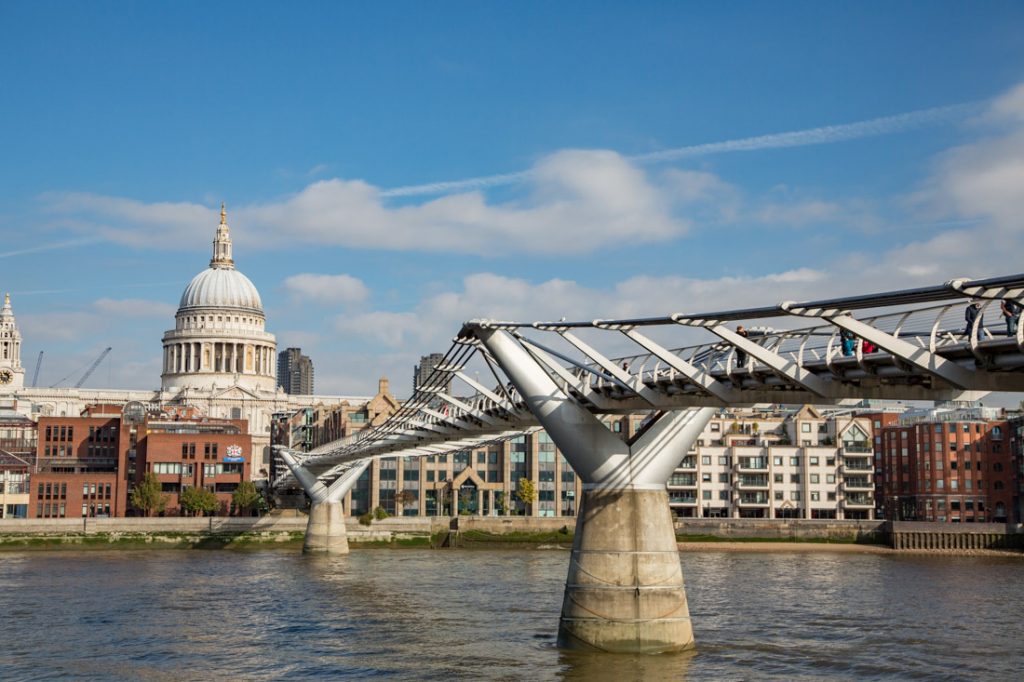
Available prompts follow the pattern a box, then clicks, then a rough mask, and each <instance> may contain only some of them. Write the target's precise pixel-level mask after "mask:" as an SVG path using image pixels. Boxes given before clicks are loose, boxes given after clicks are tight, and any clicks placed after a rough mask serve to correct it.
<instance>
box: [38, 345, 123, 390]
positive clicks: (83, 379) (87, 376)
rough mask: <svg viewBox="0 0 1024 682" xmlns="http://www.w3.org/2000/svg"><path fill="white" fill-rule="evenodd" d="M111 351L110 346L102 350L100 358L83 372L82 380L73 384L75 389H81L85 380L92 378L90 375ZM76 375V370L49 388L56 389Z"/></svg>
mask: <svg viewBox="0 0 1024 682" xmlns="http://www.w3.org/2000/svg"><path fill="white" fill-rule="evenodd" d="M111 350H113V349H112V348H111V347H110V346H107V348H106V350H104V351H103V352H102V353H100V356H99V357H98V358H96V360H95V362H93V363H92V364H91V365H89V369H87V370H85V374H83V375H82V378H81V379H79V380H78V383H76V384H75V388H81V387H82V384H84V383H85V381H86V379H88V378H89V377H91V376H92V373H93V372H95V371H96V368H97V367H99V366H100V363H101V362H103V359H104V358H106V357H107V355H109V354H110V351H111ZM76 374H78V370H77V369H76V370H75V371H74V372H72V373H71V374H69V375H67V376H66V377H64V378H62V379H61V380H60V381H58V382H56V383H54V384H52V385H51V386H50V388H56V387H57V386H59V385H61V384H63V383H64V382H65V381H67V380H68V379H70V378H71V377H73V376H74V375H76Z"/></svg>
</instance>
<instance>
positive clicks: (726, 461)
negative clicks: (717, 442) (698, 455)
mask: <svg viewBox="0 0 1024 682" xmlns="http://www.w3.org/2000/svg"><path fill="white" fill-rule="evenodd" d="M718 465H719V466H729V457H728V456H726V455H721V456H720V457H719V458H718Z"/></svg>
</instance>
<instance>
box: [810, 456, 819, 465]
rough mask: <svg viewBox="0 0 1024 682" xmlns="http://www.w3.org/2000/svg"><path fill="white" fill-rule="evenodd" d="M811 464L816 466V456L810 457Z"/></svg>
mask: <svg viewBox="0 0 1024 682" xmlns="http://www.w3.org/2000/svg"><path fill="white" fill-rule="evenodd" d="M811 466H818V458H817V457H811Z"/></svg>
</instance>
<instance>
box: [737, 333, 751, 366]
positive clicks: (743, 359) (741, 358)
mask: <svg viewBox="0 0 1024 682" xmlns="http://www.w3.org/2000/svg"><path fill="white" fill-rule="evenodd" d="M736 335H737V336H742V337H743V338H747V337H748V336H750V334H749V333H748V332H747V330H746V328H745V327H744V326H743V325H742V324H741V325H739V326H737V327H736ZM745 364H747V354H746V353H744V352H743V351H742V350H740V349H739V348H737V349H736V366H737V367H742V366H743V365H745Z"/></svg>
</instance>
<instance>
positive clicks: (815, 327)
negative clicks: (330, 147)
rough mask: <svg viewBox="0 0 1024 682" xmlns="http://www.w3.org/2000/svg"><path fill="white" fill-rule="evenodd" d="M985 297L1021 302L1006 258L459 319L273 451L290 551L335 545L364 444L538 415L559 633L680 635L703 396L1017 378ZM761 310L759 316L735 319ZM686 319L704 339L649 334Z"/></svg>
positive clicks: (504, 426) (779, 395)
mask: <svg viewBox="0 0 1024 682" xmlns="http://www.w3.org/2000/svg"><path fill="white" fill-rule="evenodd" d="M968 299H973V300H972V301H971V302H970V305H972V306H975V308H974V311H972V312H976V314H965V312H966V311H965V308H966V307H967V305H968ZM1000 300H1012V301H1015V302H1017V303H1018V304H1024V274H1022V275H1013V276H1008V277H999V278H992V279H986V280H966V279H960V280H951V281H949V282H946V283H945V284H941V285H938V286H934V287H926V288H921V289H912V290H906V291H895V292H887V293H882V294H869V295H862V296H853V297H849V298H840V299H830V300H823V301H809V302H803V303H794V302H785V303H781V304H779V305H776V306H767V307H763V308H748V309H744V310H731V311H722V312H712V313H676V314H674V315H670V316H666V317H657V318H638V319H625V320H595V321H593V322H564V321H560V322H549V323H539V322H537V323H515V322H498V321H493V320H474V321H471V322H467V323H466V324H465V325H464V326H463V328H462V330H461V331H460V332H459V334H458V336H457V337H456V339H455V342H454V344H453V345H452V347H451V348H450V349H449V350H448V353H447V354H446V355H445V358H444V360H443V361H442V362H441V363H440V364H438V365H437V366H436V367H435V368H434V371H433V373H432V374H431V375H430V377H429V378H428V379H427V381H426V383H425V385H423V386H421V387H419V390H418V392H417V394H416V395H415V396H414V397H413V398H412V399H410V400H409V401H408V402H406V403H405V404H404V405H403V407H402V408H401V409H400V410H399V411H398V412H397V413H396V414H395V415H393V416H392V417H391V418H389V419H388V420H387V421H386V422H385V423H384V424H382V425H380V426H378V427H376V428H373V429H369V430H366V431H363V432H360V433H358V434H356V435H355V436H352V437H349V438H347V439H344V440H341V441H337V442H334V443H329V444H327V445H324V446H322V447H319V448H317V449H316V450H314V451H312V452H311V453H305V454H298V453H291V452H288V451H286V450H282V455H283V456H284V457H285V461H286V463H287V464H288V467H289V469H290V470H291V472H292V475H293V476H294V479H295V480H296V481H298V483H299V484H300V485H302V487H303V489H304V490H305V491H306V493H307V494H308V495H309V496H310V499H311V500H312V503H313V506H312V510H311V513H310V520H309V530H308V533H307V540H306V545H305V549H306V551H326V552H334V553H343V552H346V551H348V545H347V541H346V540H345V530H344V523H343V518H344V517H343V515H342V513H341V509H340V500H341V499H342V498H343V497H344V495H345V493H346V492H347V490H348V489H350V488H351V486H352V485H353V484H354V482H355V480H356V479H357V478H358V477H359V475H360V474H361V473H362V470H363V469H365V467H366V464H367V462H369V460H370V459H372V458H378V457H411V456H421V455H434V454H446V453H451V452H459V451H465V450H472V449H473V448H476V447H481V446H483V445H486V444H488V443H492V442H496V441H502V440H506V439H508V438H511V437H513V436H516V435H519V434H521V433H523V432H524V431H527V430H535V429H537V428H538V427H540V428H543V429H545V430H546V431H547V433H548V434H549V435H550V437H551V439H552V440H553V441H554V443H555V444H556V445H557V446H558V448H559V450H561V452H562V453H563V455H564V456H565V458H566V459H567V460H568V461H569V463H570V464H571V465H572V467H573V469H574V470H575V471H576V474H577V475H578V476H579V477H580V479H581V482H582V484H583V500H582V503H581V505H580V507H579V512H578V518H577V523H576V537H575V540H574V544H573V551H572V557H571V560H570V565H569V574H568V577H567V579H566V585H565V596H564V600H563V604H562V615H561V621H560V626H559V641H560V642H561V643H562V644H563V645H565V646H583V647H592V648H596V649H601V650H605V651H626V652H652V653H653V652H661V651H672V650H679V649H685V648H687V647H690V646H693V642H694V639H693V629H692V627H691V624H690V617H689V610H688V607H687V602H686V591H685V588H684V585H683V576H682V571H681V568H680V563H679V555H678V550H677V546H676V540H675V533H674V528H673V524H672V519H671V516H670V512H669V507H668V499H667V493H666V487H665V486H666V482H667V481H668V479H669V477H670V476H671V474H672V472H673V469H675V467H676V466H677V465H678V463H679V462H680V460H681V459H682V458H683V457H684V456H685V454H686V453H687V451H688V450H689V449H690V448H691V446H692V445H693V443H694V441H695V440H696V438H697V437H698V435H699V434H700V433H701V431H702V430H703V428H704V425H705V424H706V423H707V421H708V420H709V419H710V417H711V415H712V413H713V412H714V410H716V409H717V408H720V407H722V406H726V405H743V404H753V403H788V404H843V403H844V402H845V401H859V400H861V399H864V398H882V399H896V400H954V399H975V398H978V397H980V396H982V395H984V394H985V393H987V392H990V391H1024V325H1010V324H1007V325H1006V326H1005V328H1004V327H1003V324H1002V323H1003V319H1002V317H1001V316H1000V317H998V318H997V319H992V318H993V317H996V316H995V315H993V314H992V313H993V312H995V313H996V314H998V311H999V306H998V301H1000ZM986 312H988V313H989V318H990V319H989V320H985V314H986ZM807 320H812V321H813V322H814V323H815V324H812V326H809V327H808V326H800V323H806V321H807ZM764 321H770V322H772V324H773V326H763V325H762V326H760V327H751V328H750V329H747V330H740V329H739V324H738V323H740V324H747V325H750V324H751V323H752V322H757V323H763V322H764ZM794 323H796V324H794ZM734 325H736V327H735V328H730V327H733V326H734ZM1004 329H1005V331H1004ZM700 333H704V334H710V335H712V337H713V341H711V342H710V343H709V342H703V343H698V344H696V345H689V346H683V347H679V346H678V344H677V345H675V346H670V345H668V344H666V341H665V339H666V337H668V338H669V340H671V337H672V336H673V335H674V334H676V335H679V336H681V337H683V338H682V339H681V340H686V339H690V338H693V337H694V336H695V335H698V334H700ZM599 346H603V347H604V348H605V350H604V351H602V350H599V349H598V348H599ZM613 353H614V354H615V359H611V358H612V355H613ZM471 365H472V366H473V367H474V368H476V369H479V370H480V371H481V372H483V373H484V376H487V375H488V374H490V375H491V376H493V377H494V380H495V381H494V383H490V382H487V381H484V382H481V381H480V380H479V373H477V372H473V373H472V376H470V374H471V372H470V370H469V369H468V368H469V367H470V366H471ZM452 379H458V380H459V381H460V382H461V383H462V384H464V385H465V386H466V387H467V389H468V392H467V393H466V394H464V396H468V397H457V396H455V395H453V393H454V392H453V391H452V390H451V389H450V388H449V386H450V385H451V380H452ZM636 412H646V413H647V414H648V417H647V420H646V422H645V425H644V427H643V428H642V429H641V430H640V431H639V432H638V433H637V434H636V436H635V437H633V438H632V439H630V440H625V439H623V438H622V437H621V436H620V435H619V434H616V433H613V432H611V431H610V430H609V429H608V428H607V427H606V426H605V424H604V422H603V421H602V416H604V415H620V414H628V413H636ZM288 483H289V481H280V482H278V485H282V484H283V485H286V484H288Z"/></svg>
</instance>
